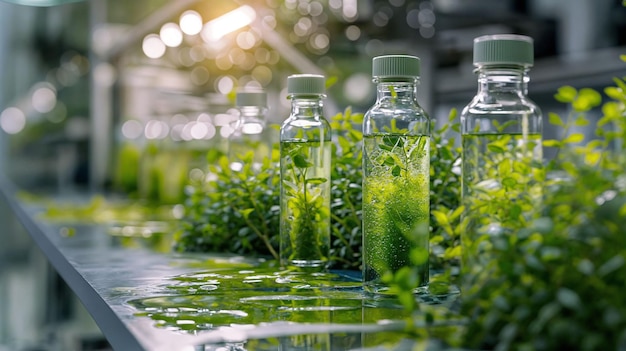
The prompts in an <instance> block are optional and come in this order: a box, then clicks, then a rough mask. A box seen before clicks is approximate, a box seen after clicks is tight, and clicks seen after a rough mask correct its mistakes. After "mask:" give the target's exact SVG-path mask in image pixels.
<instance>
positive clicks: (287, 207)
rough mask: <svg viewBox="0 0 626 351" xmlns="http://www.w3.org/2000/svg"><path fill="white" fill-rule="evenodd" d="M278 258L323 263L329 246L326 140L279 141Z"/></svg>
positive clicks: (287, 261) (290, 262) (292, 263)
mask: <svg viewBox="0 0 626 351" xmlns="http://www.w3.org/2000/svg"><path fill="white" fill-rule="evenodd" d="M280 148H281V151H280V154H281V160H280V165H281V182H282V186H281V192H282V194H281V203H280V206H281V207H280V226H281V230H280V232H281V236H282V237H281V240H280V242H281V244H280V245H281V248H280V252H281V262H282V263H283V264H284V265H287V266H296V267H320V268H322V267H324V266H325V265H326V264H327V263H328V255H329V249H330V212H329V210H330V179H329V177H328V174H330V171H329V170H330V166H331V142H330V141H322V142H319V141H312V142H311V141H305V142H301V141H282V142H281V143H280Z"/></svg>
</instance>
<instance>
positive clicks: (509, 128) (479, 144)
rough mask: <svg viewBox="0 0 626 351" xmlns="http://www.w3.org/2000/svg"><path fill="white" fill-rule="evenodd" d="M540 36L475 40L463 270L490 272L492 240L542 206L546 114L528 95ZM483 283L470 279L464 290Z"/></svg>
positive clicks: (465, 155) (467, 117)
mask: <svg viewBox="0 0 626 351" xmlns="http://www.w3.org/2000/svg"><path fill="white" fill-rule="evenodd" d="M532 65H533V40H532V38H530V37H527V36H522V35H511V34H501V35H488V36H481V37H478V38H476V39H474V66H475V67H476V72H477V74H478V93H477V94H476V96H475V97H474V98H473V99H472V101H471V102H470V103H469V104H468V105H467V106H466V107H465V108H464V109H463V111H462V112H461V132H462V144H463V145H462V148H463V149H462V150H463V151H462V203H463V205H464V208H465V211H464V213H463V216H462V224H463V226H464V230H463V232H462V234H461V244H462V252H463V253H462V265H463V273H464V274H466V273H471V274H468V276H473V277H474V278H476V279H480V277H485V278H486V277H487V276H488V275H489V269H488V266H489V262H490V259H491V258H490V255H489V249H490V247H491V240H490V239H491V238H494V237H497V236H502V235H507V234H510V233H512V232H513V229H514V228H515V227H519V225H520V223H521V221H524V220H525V219H527V218H529V216H531V215H532V214H533V212H534V211H535V210H536V208H538V207H539V205H540V198H541V192H542V191H541V180H542V179H543V177H544V171H543V167H542V145H541V140H542V137H541V132H542V116H541V111H540V109H539V107H538V106H537V105H536V104H535V103H534V102H532V101H531V100H530V99H529V98H528V96H527V86H528V81H529V76H528V71H529V69H530V67H531V66H532ZM477 284H480V283H479V282H468V281H467V279H464V288H468V287H469V286H477Z"/></svg>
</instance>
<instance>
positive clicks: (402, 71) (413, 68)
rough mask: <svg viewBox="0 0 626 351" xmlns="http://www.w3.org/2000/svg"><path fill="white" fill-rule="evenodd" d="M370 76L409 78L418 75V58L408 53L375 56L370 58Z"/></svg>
mask: <svg viewBox="0 0 626 351" xmlns="http://www.w3.org/2000/svg"><path fill="white" fill-rule="evenodd" d="M372 76H373V77H378V78H392V77H397V78H410V77H419V76H420V59H419V57H416V56H409V55H385V56H377V57H374V59H373V60H372Z"/></svg>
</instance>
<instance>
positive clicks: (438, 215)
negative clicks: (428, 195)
mask: <svg viewBox="0 0 626 351" xmlns="http://www.w3.org/2000/svg"><path fill="white" fill-rule="evenodd" d="M430 213H431V214H432V215H433V217H435V221H437V223H438V224H439V225H440V226H446V225H449V224H450V222H449V221H448V216H447V215H446V214H445V213H443V212H441V211H437V210H432V211H430Z"/></svg>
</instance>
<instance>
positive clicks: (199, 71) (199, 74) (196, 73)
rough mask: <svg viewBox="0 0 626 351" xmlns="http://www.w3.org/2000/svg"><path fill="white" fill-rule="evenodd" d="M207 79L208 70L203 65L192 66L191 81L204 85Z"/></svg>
mask: <svg viewBox="0 0 626 351" xmlns="http://www.w3.org/2000/svg"><path fill="white" fill-rule="evenodd" d="M208 81H209V70H208V69H206V67H204V66H198V67H194V69H193V70H192V71H191V82H192V83H193V84H195V85H204V84H206V83H207V82H208Z"/></svg>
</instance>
